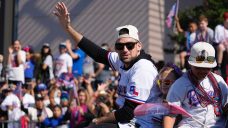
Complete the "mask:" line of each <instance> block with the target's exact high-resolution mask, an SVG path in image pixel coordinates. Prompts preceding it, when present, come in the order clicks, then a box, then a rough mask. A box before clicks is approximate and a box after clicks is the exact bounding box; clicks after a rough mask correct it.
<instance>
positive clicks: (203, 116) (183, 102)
mask: <svg viewBox="0 0 228 128" xmlns="http://www.w3.org/2000/svg"><path fill="white" fill-rule="evenodd" d="M213 75H214V77H215V79H216V80H217V82H218V85H219V87H220V89H221V93H222V106H224V105H225V104H226V103H227V96H228V88H227V85H226V83H225V81H224V80H223V78H222V77H221V76H219V75H216V74H213ZM200 85H201V86H202V87H203V88H204V90H205V91H206V92H207V93H208V94H209V95H210V96H212V95H214V90H213V86H212V84H211V83H210V80H209V78H208V77H206V78H205V79H204V80H203V81H201V82H200ZM193 87H194V86H193V84H192V83H191V81H190V80H189V78H188V74H187V73H185V74H184V75H183V76H182V77H181V78H179V79H178V80H176V81H175V83H174V84H173V85H172V86H171V88H170V90H169V93H168V95H167V101H168V102H170V103H172V104H175V105H177V106H180V107H182V108H184V109H185V110H186V111H187V112H188V113H190V114H191V115H193V117H194V118H195V119H197V120H199V121H200V122H202V123H203V124H205V125H206V126H207V127H209V128H211V127H216V128H222V127H224V126H225V119H224V118H223V117H216V115H215V113H214V107H213V106H212V105H208V106H207V107H204V108H203V107H202V106H201V105H200V103H199V100H198V99H197V96H196V93H195V91H194V88H193ZM178 126H179V127H183V128H189V127H191V128H192V127H193V128H200V127H203V126H202V125H201V124H199V123H197V122H196V121H195V120H193V119H192V118H190V117H189V118H187V117H183V119H182V120H181V122H180V123H179V124H178Z"/></svg>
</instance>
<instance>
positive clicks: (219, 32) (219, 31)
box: [215, 25, 228, 44]
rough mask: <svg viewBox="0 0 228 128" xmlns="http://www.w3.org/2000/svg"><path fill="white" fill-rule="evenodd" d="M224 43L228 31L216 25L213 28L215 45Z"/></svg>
mask: <svg viewBox="0 0 228 128" xmlns="http://www.w3.org/2000/svg"><path fill="white" fill-rule="evenodd" d="M224 41H228V29H226V28H224V26H223V25H217V26H216V27H215V43H218V44H219V43H221V42H224Z"/></svg>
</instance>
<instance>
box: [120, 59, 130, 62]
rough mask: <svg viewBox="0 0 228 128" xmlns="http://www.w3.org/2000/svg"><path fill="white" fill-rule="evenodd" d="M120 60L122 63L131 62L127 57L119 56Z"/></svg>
mask: <svg viewBox="0 0 228 128" xmlns="http://www.w3.org/2000/svg"><path fill="white" fill-rule="evenodd" d="M120 60H121V61H122V62H123V63H130V62H131V60H130V59H128V58H121V59H120Z"/></svg>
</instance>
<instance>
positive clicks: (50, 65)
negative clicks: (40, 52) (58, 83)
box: [44, 55, 54, 80]
mask: <svg viewBox="0 0 228 128" xmlns="http://www.w3.org/2000/svg"><path fill="white" fill-rule="evenodd" d="M44 64H46V65H47V66H48V68H49V74H50V78H49V79H50V80H51V79H53V78H54V73H53V60H52V56H51V55H48V56H47V57H46V58H45V60H44Z"/></svg>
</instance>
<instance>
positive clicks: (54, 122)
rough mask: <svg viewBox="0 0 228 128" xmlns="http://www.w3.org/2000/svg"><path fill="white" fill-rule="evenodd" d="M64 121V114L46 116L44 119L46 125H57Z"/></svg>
mask: <svg viewBox="0 0 228 128" xmlns="http://www.w3.org/2000/svg"><path fill="white" fill-rule="evenodd" d="M63 121H64V118H63V116H60V117H59V118H46V119H45V120H44V121H43V124H44V126H46V127H56V126H59V125H61V124H62V122H63Z"/></svg>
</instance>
